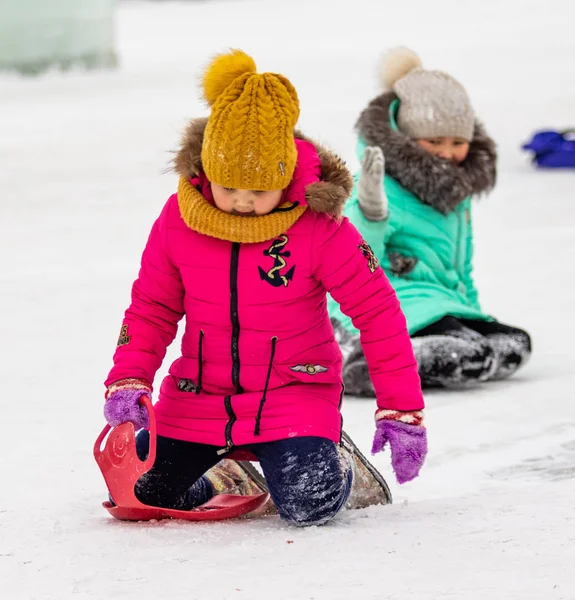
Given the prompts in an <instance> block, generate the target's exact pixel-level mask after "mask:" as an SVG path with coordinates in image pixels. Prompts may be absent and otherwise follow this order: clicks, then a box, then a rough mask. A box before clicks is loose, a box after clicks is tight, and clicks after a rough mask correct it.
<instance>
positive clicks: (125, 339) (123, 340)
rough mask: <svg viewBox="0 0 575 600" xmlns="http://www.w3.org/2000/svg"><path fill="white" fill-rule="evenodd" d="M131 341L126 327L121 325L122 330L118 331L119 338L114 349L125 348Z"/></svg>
mask: <svg viewBox="0 0 575 600" xmlns="http://www.w3.org/2000/svg"><path fill="white" fill-rule="evenodd" d="M131 339H132V336H131V335H128V326H127V325H122V329H120V337H119V338H118V344H117V345H116V348H119V347H120V346H126V345H127V344H129V343H130V340H131Z"/></svg>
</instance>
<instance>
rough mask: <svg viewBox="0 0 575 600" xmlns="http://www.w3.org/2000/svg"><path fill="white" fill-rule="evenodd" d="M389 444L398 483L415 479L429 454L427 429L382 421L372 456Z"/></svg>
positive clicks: (378, 425) (377, 427)
mask: <svg viewBox="0 0 575 600" xmlns="http://www.w3.org/2000/svg"><path fill="white" fill-rule="evenodd" d="M387 442H389V446H390V448H391V466H392V467H393V470H394V472H395V476H396V478H397V481H398V483H406V482H407V481H411V480H412V479H415V478H416V477H417V476H418V475H419V470H420V469H421V467H422V465H423V461H424V460H425V455H426V454H427V432H426V430H425V427H422V426H421V425H410V424H408V423H402V422H401V421H394V420H388V419H380V420H379V421H377V425H376V431H375V436H374V438H373V446H372V448H371V452H372V454H377V453H378V452H381V451H382V450H383V449H384V448H385V445H386V444H387Z"/></svg>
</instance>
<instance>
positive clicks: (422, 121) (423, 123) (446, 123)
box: [380, 48, 475, 141]
mask: <svg viewBox="0 0 575 600" xmlns="http://www.w3.org/2000/svg"><path fill="white" fill-rule="evenodd" d="M380 80H381V84H382V86H383V88H384V90H385V91H388V90H393V91H394V92H395V93H396V94H397V96H398V97H399V100H400V102H401V104H400V106H399V112H398V115H397V125H398V127H399V129H400V130H401V131H402V132H403V133H405V134H406V135H408V136H409V137H412V138H434V137H444V136H448V137H458V138H462V139H464V140H467V141H471V139H472V138H473V129H474V125H475V114H474V112H473V108H472V107H471V102H470V100H469V97H468V96H467V92H466V91H465V88H464V87H463V86H462V85H461V84H460V83H459V82H458V81H457V80H455V79H454V78H453V77H451V76H450V75H448V74H447V73H443V72H442V71H428V70H425V69H423V68H422V63H421V60H420V58H419V57H418V56H417V54H415V53H414V52H412V51H411V50H408V49H407V48H397V49H395V50H392V51H391V52H389V53H388V54H387V55H385V56H384V57H383V59H382V62H381V65H380Z"/></svg>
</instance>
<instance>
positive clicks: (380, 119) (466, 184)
mask: <svg viewBox="0 0 575 600" xmlns="http://www.w3.org/2000/svg"><path fill="white" fill-rule="evenodd" d="M398 108H399V100H398V99H397V97H396V96H395V94H393V93H392V92H389V93H386V94H383V95H381V96H378V97H377V98H375V100H373V101H372V102H371V103H370V105H369V106H368V107H367V108H366V110H365V111H364V112H363V113H362V115H361V116H360V118H359V121H358V124H357V130H358V133H359V140H358V155H359V158H360V160H361V158H362V156H363V152H364V149H365V147H366V146H379V147H381V149H382V151H383V154H384V157H385V170H386V174H385V179H384V188H385V193H386V195H387V198H388V201H389V217H388V219H386V220H384V221H369V220H368V219H367V218H366V217H365V216H364V215H363V213H362V211H361V209H360V207H359V204H358V198H357V184H356V186H355V187H354V192H353V194H352V198H351V199H350V201H349V202H348V203H347V204H346V206H345V209H344V214H345V215H346V216H347V217H349V219H350V220H351V222H352V223H353V224H354V225H355V226H356V227H357V228H358V229H359V231H360V232H361V234H362V235H363V237H364V239H365V240H366V242H367V243H368V244H369V245H370V246H371V248H372V250H373V252H374V254H375V256H376V257H377V259H378V260H379V261H380V263H381V265H382V266H383V269H384V270H385V273H386V274H387V276H388V278H389V281H390V282H391V284H392V286H393V287H394V289H395V291H396V293H397V296H398V298H399V301H400V304H401V308H402V310H403V312H404V314H405V317H406V319H407V324H408V328H409V332H410V334H413V333H415V332H416V331H418V330H420V329H422V328H423V327H426V326H427V325H430V324H431V323H435V322H436V321H438V320H440V319H441V318H443V317H445V316H447V315H453V316H455V317H460V318H464V319H476V320H491V318H490V317H489V316H488V315H486V314H485V313H484V312H483V311H482V310H481V307H480V305H479V301H478V297H477V290H476V288H475V284H474V282H473V277H472V259H473V229H472V218H471V197H470V196H471V195H472V194H478V193H481V192H485V191H487V190H489V189H491V188H492V187H493V185H494V184H495V160H496V155H495V148H494V144H493V142H492V141H491V139H490V138H488V137H487V136H486V134H485V132H484V131H483V128H482V127H481V126H480V125H479V124H476V126H475V133H474V137H473V140H472V141H471V144H470V150H469V155H468V157H467V158H466V159H465V161H464V162H463V163H462V164H461V165H454V164H451V163H449V162H447V161H445V160H443V159H441V158H437V157H435V156H433V155H432V154H430V153H428V152H427V151H425V150H424V149H423V148H420V147H419V146H418V145H417V144H416V143H415V141H413V140H411V139H410V138H408V137H407V136H405V135H403V134H402V133H401V132H399V131H398V129H397V125H396V123H395V116H396V114H397V111H398ZM329 310H330V316H332V317H333V318H335V319H337V320H338V321H340V322H341V323H342V324H343V326H344V327H345V328H346V329H347V330H349V331H351V332H354V333H357V331H356V329H355V328H354V327H353V324H352V323H351V320H350V319H349V318H348V317H347V316H345V315H344V314H342V313H341V311H340V310H339V307H338V306H337V302H336V301H335V300H334V299H330V302H329Z"/></svg>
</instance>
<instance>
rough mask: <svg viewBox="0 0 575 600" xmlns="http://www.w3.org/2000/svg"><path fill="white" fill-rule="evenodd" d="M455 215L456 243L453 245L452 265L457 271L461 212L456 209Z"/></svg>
mask: <svg viewBox="0 0 575 600" xmlns="http://www.w3.org/2000/svg"><path fill="white" fill-rule="evenodd" d="M455 214H456V216H457V238H456V245H455V261H454V264H453V266H454V267H455V270H456V271H457V273H459V254H460V251H461V249H460V246H461V213H460V211H459V210H458V211H457V212H456V213H455Z"/></svg>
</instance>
